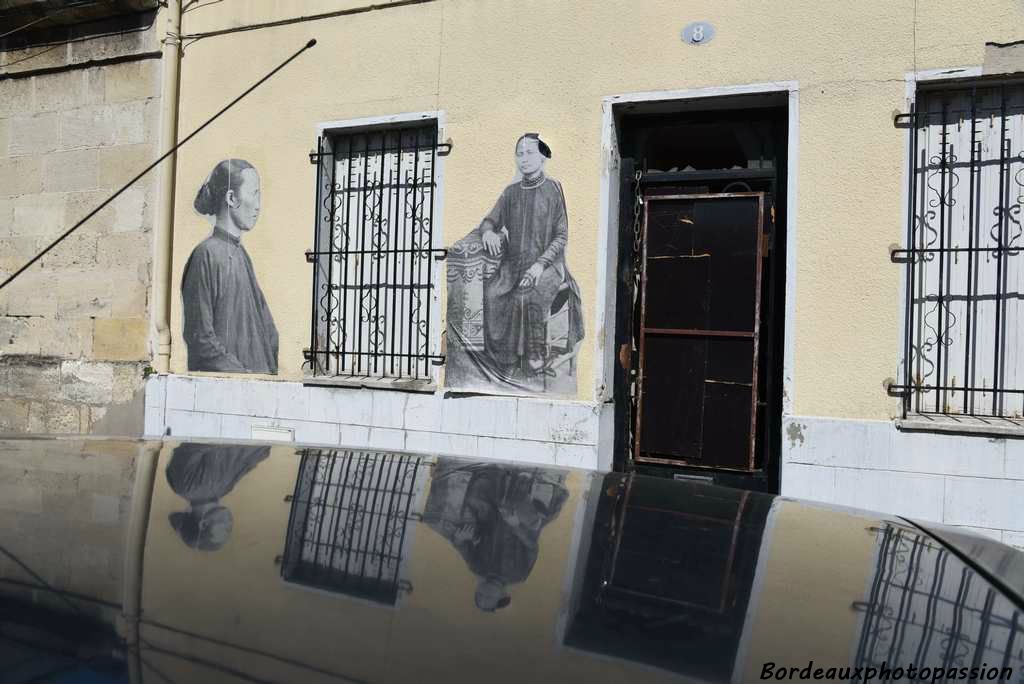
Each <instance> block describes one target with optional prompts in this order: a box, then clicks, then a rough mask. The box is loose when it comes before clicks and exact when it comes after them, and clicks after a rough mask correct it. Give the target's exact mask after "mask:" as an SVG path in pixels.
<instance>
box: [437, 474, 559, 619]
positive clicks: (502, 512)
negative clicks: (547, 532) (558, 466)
mask: <svg viewBox="0 0 1024 684" xmlns="http://www.w3.org/2000/svg"><path fill="white" fill-rule="evenodd" d="M568 498H569V490H568V489H566V487H565V474H564V473H561V472H558V471H554V470H545V469H543V468H516V467H511V466H504V465H494V464H486V463H470V464H466V463H465V461H456V460H449V459H445V458H441V459H438V462H437V466H436V467H435V468H434V474H433V479H432V481H431V486H430V496H429V497H428V498H427V505H426V510H425V511H424V513H423V520H424V522H426V523H427V524H428V525H429V526H430V528H431V529H433V530H434V531H435V532H437V533H438V534H440V535H441V536H442V537H444V538H445V539H447V540H448V541H449V542H451V544H452V546H454V547H455V548H456V550H458V552H459V554H460V555H461V556H462V558H463V560H464V561H466V565H467V566H468V567H469V570H470V571H471V572H472V573H473V574H474V575H476V577H477V587H476V592H475V594H474V597H473V600H474V602H475V603H476V606H477V608H479V609H480V610H483V611H486V612H493V611H495V610H498V609H499V608H504V607H505V606H507V605H509V603H511V601H512V597H511V595H510V593H509V586H510V585H512V584H519V583H521V582H525V581H526V579H527V578H528V577H529V576H530V572H531V571H532V570H533V566H534V563H536V562H537V553H538V551H539V549H540V533H541V530H542V529H544V526H545V525H547V524H548V523H549V522H551V521H552V520H554V519H555V518H557V517H558V514H559V513H560V512H561V511H562V506H563V505H564V504H565V502H566V500H567V499H568Z"/></svg>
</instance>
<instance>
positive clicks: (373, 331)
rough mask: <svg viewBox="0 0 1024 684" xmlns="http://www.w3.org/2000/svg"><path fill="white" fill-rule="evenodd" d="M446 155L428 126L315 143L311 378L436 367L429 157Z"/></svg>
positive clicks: (438, 252) (416, 372) (420, 374)
mask: <svg viewBox="0 0 1024 684" xmlns="http://www.w3.org/2000/svg"><path fill="white" fill-rule="evenodd" d="M449 149H450V146H449V145H447V144H442V145H438V143H437V126H436V123H435V122H431V123H429V124H422V123H419V122H418V123H417V124H416V125H410V126H403V127H393V128H386V129H378V130H361V131H357V132H352V133H345V134H343V135H330V136H327V135H325V136H323V137H321V138H320V139H319V141H318V145H317V151H316V152H314V153H312V154H311V155H310V160H311V161H312V162H313V163H314V164H316V166H317V200H316V201H317V205H316V206H317V211H316V230H315V235H314V240H315V243H314V244H315V248H314V249H313V250H311V251H309V252H307V253H306V258H307V261H309V262H310V263H312V264H313V298H312V330H311V335H310V348H309V349H307V350H306V353H305V354H306V361H307V362H308V363H309V364H310V369H311V371H312V375H314V376H334V377H336V376H348V377H362V378H369V377H375V378H405V379H413V380H426V379H430V377H431V364H433V365H440V364H441V363H442V362H443V360H444V359H443V357H442V356H441V355H440V354H439V353H437V350H436V349H434V348H433V347H432V345H433V340H432V338H431V326H432V325H434V323H433V318H432V316H433V314H434V312H435V310H436V307H435V306H434V304H435V299H436V297H437V289H436V286H435V271H434V269H435V262H436V261H437V260H441V259H443V258H444V255H445V254H446V251H445V250H444V249H435V248H434V237H433V236H434V233H433V226H434V191H435V185H436V183H435V161H436V156H437V155H438V154H446V153H447V151H448V150H449ZM434 346H436V345H434Z"/></svg>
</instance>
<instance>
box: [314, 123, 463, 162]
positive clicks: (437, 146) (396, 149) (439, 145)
mask: <svg viewBox="0 0 1024 684" xmlns="http://www.w3.org/2000/svg"><path fill="white" fill-rule="evenodd" d="M389 130H396V131H408V130H410V129H409V128H395V129H389ZM451 147H452V146H451V143H435V144H434V146H433V149H434V150H435V151H436V150H438V149H441V148H446V149H449V150H450V149H451ZM379 149H380V151H381V152H403V151H408V148H405V147H402V145H401V143H399V145H397V146H396V147H386V146H385V147H382V148H379ZM424 149H426V148H424ZM309 156H310V159H312V158H314V157H316V156H317V155H316V154H310V155H309Z"/></svg>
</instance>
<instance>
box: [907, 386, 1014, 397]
mask: <svg viewBox="0 0 1024 684" xmlns="http://www.w3.org/2000/svg"><path fill="white" fill-rule="evenodd" d="M889 389H891V390H895V391H910V390H917V391H931V390H935V391H938V390H943V391H945V392H981V393H984V394H991V393H992V388H991V387H970V386H966V385H927V384H920V385H889ZM999 392H1000V394H1021V395H1024V389H1001V390H999Z"/></svg>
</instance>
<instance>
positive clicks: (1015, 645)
mask: <svg viewBox="0 0 1024 684" xmlns="http://www.w3.org/2000/svg"><path fill="white" fill-rule="evenodd" d="M875 535H876V542H875V543H876V547H877V557H876V558H877V560H876V566H875V572H874V576H873V577H872V580H871V586H870V590H869V594H868V596H867V597H866V600H864V601H856V602H854V603H853V605H852V608H853V609H854V610H856V611H858V612H859V613H861V614H862V618H861V628H860V638H859V639H858V643H857V652H856V656H855V659H854V666H855V667H863V668H867V667H874V668H876V669H878V668H881V667H882V665H883V664H884V665H886V666H887V667H888V668H889V669H890V670H892V669H894V668H896V667H898V666H904V667H905V666H906V665H907V664H910V663H913V664H915V665H916V666H917V668H918V669H920V668H922V667H933V668H934V667H943V668H950V667H955V668H960V667H972V666H973V667H977V666H981V665H983V664H984V665H986V666H994V667H998V668H1006V667H1013V669H1014V670H1015V671H1019V670H1020V667H1021V666H1022V665H1024V652H1022V650H1021V646H1020V637H1021V631H1022V630H1024V615H1022V614H1021V612H1020V611H1019V610H1018V609H1017V608H1016V607H1015V606H1014V605H1013V604H1012V603H1010V602H1009V601H1008V600H1007V599H1005V598H1003V597H1002V596H1001V595H999V594H998V593H997V591H996V590H995V589H994V588H992V587H990V586H989V585H988V584H987V583H986V582H985V581H984V579H982V578H981V577H980V576H978V575H977V574H976V573H975V572H974V571H972V570H971V569H970V568H969V567H967V566H963V567H961V568H960V570H959V571H956V570H955V569H954V568H956V567H957V566H958V565H959V561H958V559H957V557H956V556H955V555H953V554H952V553H951V552H950V551H948V550H947V549H946V548H945V547H943V546H942V545H941V544H938V543H936V542H934V541H932V540H931V539H930V538H928V537H926V536H924V535H922V534H920V533H918V532H917V531H915V530H913V529H910V528H907V527H903V526H900V525H894V524H890V523H885V524H884V525H883V526H882V527H881V528H878V529H876V530H875Z"/></svg>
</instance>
